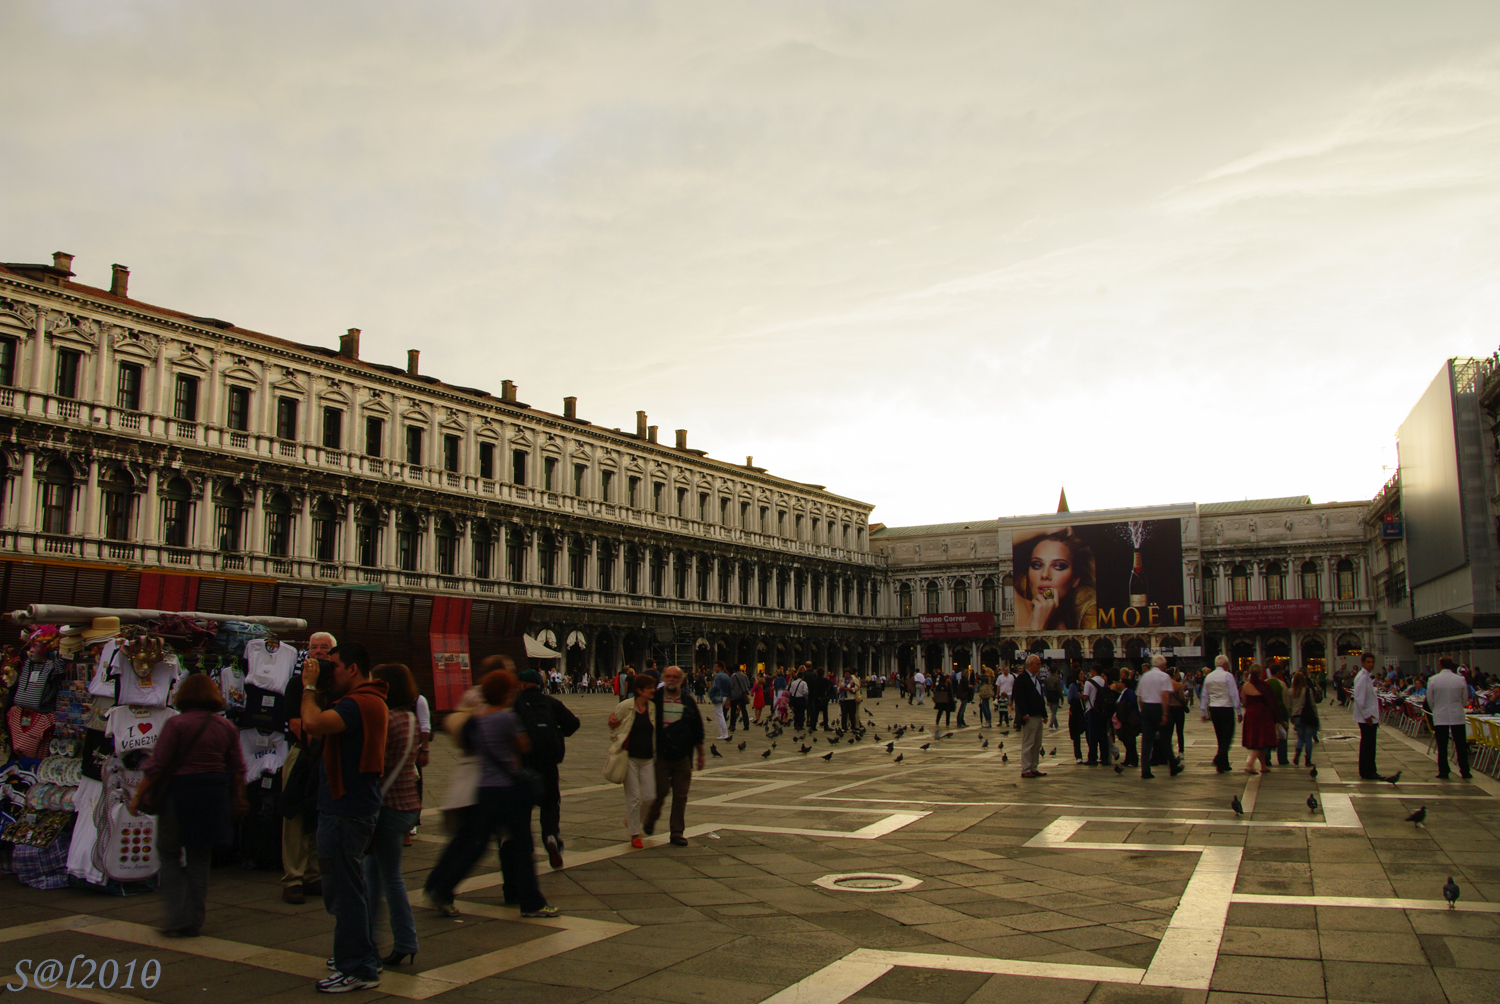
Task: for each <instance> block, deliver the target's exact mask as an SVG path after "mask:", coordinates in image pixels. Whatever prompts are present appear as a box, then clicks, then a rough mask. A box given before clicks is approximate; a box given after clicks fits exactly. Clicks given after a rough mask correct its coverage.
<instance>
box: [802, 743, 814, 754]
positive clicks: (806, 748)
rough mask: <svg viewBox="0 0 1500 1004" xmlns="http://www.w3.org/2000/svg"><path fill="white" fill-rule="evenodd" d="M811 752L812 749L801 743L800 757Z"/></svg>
mask: <svg viewBox="0 0 1500 1004" xmlns="http://www.w3.org/2000/svg"><path fill="white" fill-rule="evenodd" d="M811 752H812V747H811V746H808V745H807V744H806V743H803V744H802V755H803V756H806V755H807V754H809V753H811Z"/></svg>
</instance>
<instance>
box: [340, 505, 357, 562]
mask: <svg viewBox="0 0 1500 1004" xmlns="http://www.w3.org/2000/svg"><path fill="white" fill-rule="evenodd" d="M358 516H359V506H358V504H356V503H355V501H354V500H353V499H350V500H349V504H348V505H346V506H345V507H344V540H343V545H344V546H343V547H342V548H341V549H340V550H342V551H343V555H344V564H345V565H348V566H353V565H356V564H358V563H359V527H358V526H356V525H355V520H356V519H357V518H358Z"/></svg>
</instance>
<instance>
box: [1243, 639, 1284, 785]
mask: <svg viewBox="0 0 1500 1004" xmlns="http://www.w3.org/2000/svg"><path fill="white" fill-rule="evenodd" d="M1273 700H1275V695H1274V694H1273V693H1272V692H1271V687H1270V685H1269V684H1268V683H1266V671H1265V670H1264V669H1262V668H1261V666H1260V664H1259V663H1251V664H1250V673H1249V675H1248V676H1247V677H1246V678H1245V684H1244V686H1242V687H1241V688H1240V702H1241V704H1243V705H1244V711H1245V724H1244V728H1243V729H1242V731H1241V732H1240V745H1241V746H1243V747H1245V748H1246V749H1247V750H1249V751H1250V759H1248V760H1246V761H1245V773H1246V774H1256V773H1260V772H1261V771H1264V770H1265V769H1266V768H1267V767H1269V766H1270V765H1271V764H1270V761H1269V760H1267V759H1266V750H1268V749H1270V748H1271V747H1272V746H1275V745H1276V713H1275V712H1274V711H1273V710H1272V704H1271V702H1272V701H1273ZM1257 763H1259V765H1260V770H1259V771H1257V770H1256V765H1257Z"/></svg>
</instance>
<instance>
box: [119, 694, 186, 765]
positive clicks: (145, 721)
mask: <svg viewBox="0 0 1500 1004" xmlns="http://www.w3.org/2000/svg"><path fill="white" fill-rule="evenodd" d="M175 714H177V712H175V711H173V710H172V709H171V708H145V707H132V706H130V705H127V704H117V705H115V706H114V707H113V708H110V709H109V729H108V732H109V734H110V737H111V738H113V739H114V741H115V756H120V757H122V756H124V755H125V754H126V753H137V752H141V753H149V752H150V751H151V750H153V749H155V748H156V740H157V739H159V738H160V737H161V729H162V726H163V725H165V724H167V719H168V718H171V717H172V716H173V715H175Z"/></svg>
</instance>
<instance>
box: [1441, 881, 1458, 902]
mask: <svg viewBox="0 0 1500 1004" xmlns="http://www.w3.org/2000/svg"><path fill="white" fill-rule="evenodd" d="M1443 898H1444V899H1446V900H1447V901H1448V909H1450V910H1452V909H1453V908H1454V907H1456V906H1457V905H1458V883H1457V882H1455V881H1453V876H1452V875H1449V876H1448V881H1447V882H1445V883H1443Z"/></svg>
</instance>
